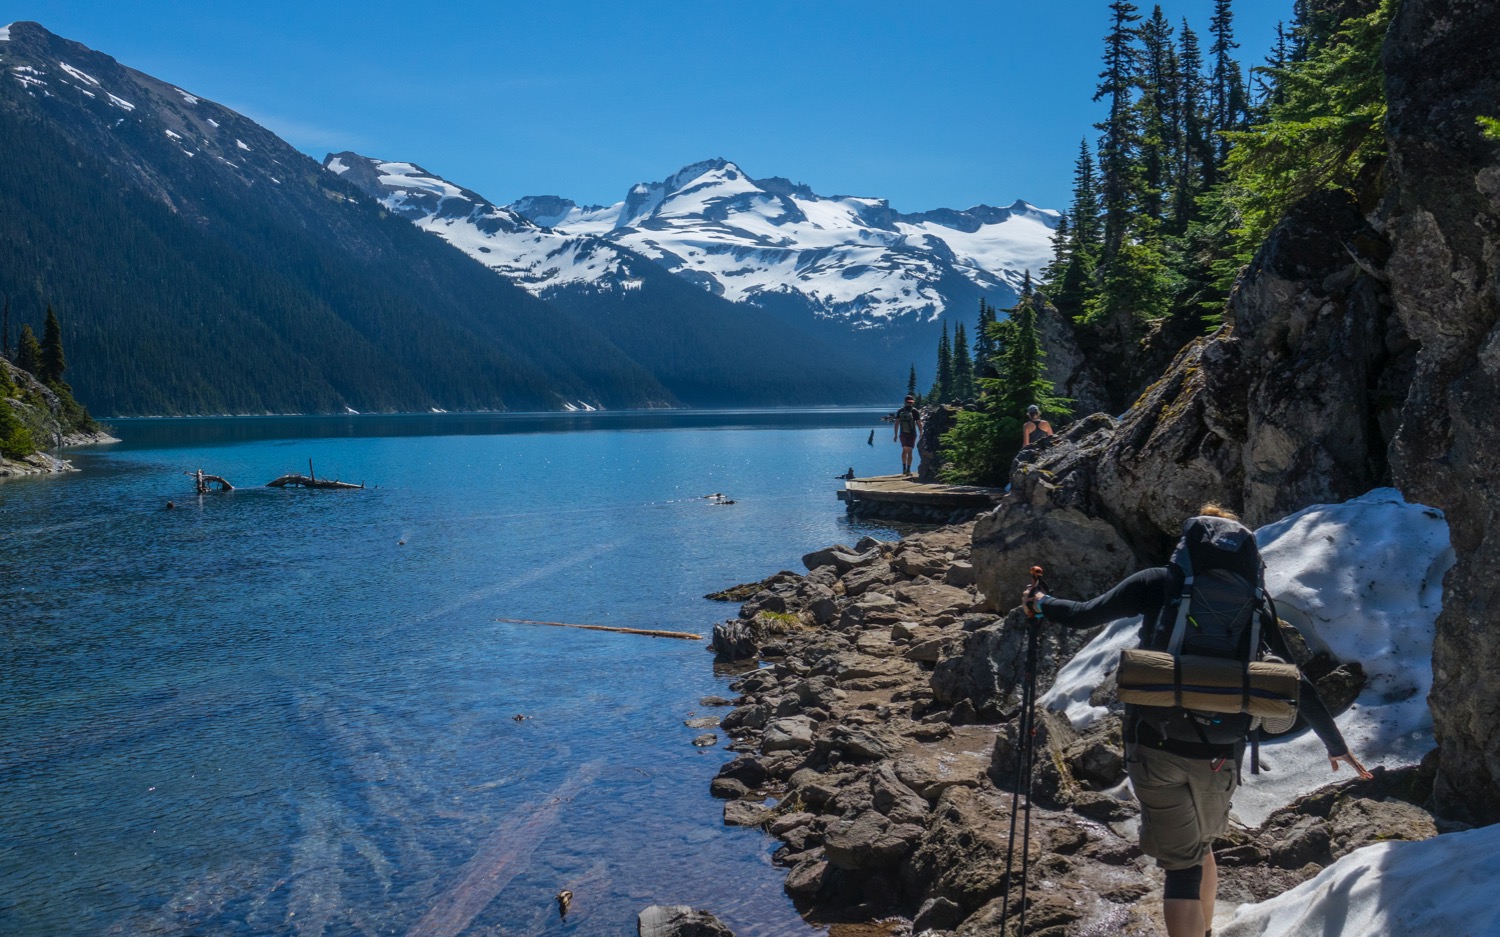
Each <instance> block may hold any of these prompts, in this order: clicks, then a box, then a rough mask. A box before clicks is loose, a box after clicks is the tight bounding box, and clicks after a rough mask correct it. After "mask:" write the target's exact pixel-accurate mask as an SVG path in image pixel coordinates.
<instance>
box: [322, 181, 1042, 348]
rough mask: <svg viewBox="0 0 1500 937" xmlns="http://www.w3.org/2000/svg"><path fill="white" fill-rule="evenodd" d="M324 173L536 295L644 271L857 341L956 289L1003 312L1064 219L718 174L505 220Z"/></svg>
mask: <svg viewBox="0 0 1500 937" xmlns="http://www.w3.org/2000/svg"><path fill="white" fill-rule="evenodd" d="M325 166H326V168H327V169H328V170H329V171H332V172H336V173H338V174H339V175H341V176H342V177H343V178H345V179H346V180H348V181H350V182H353V183H355V184H356V185H359V186H360V187H362V188H363V189H365V191H367V192H369V193H370V194H372V195H373V196H374V197H376V198H378V199H379V200H380V201H381V202H382V203H383V204H385V205H386V206H387V207H388V208H390V209H391V210H392V211H393V212H396V213H398V214H401V215H402V216H403V217H406V218H408V219H410V220H411V221H413V222H414V223H416V224H417V225H419V226H421V227H422V228H424V229H426V230H428V231H431V232H433V233H435V234H438V235H440V236H442V237H443V238H446V239H447V240H448V241H449V242H450V243H452V244H454V245H455V246H457V247H459V248H461V249H462V250H464V251H465V252H467V253H468V254H469V255H470V256H472V257H474V258H475V259H477V260H479V261H480V262H482V263H484V264H486V265H488V266H490V267H493V268H494V269H496V270H498V271H500V272H501V273H503V274H505V275H506V276H509V277H511V278H513V279H514V280H515V281H516V282H517V283H519V284H521V285H522V286H524V287H525V288H527V289H528V290H531V291H532V292H533V293H536V294H538V295H541V294H544V293H545V292H547V291H548V290H550V289H553V288H555V287H561V286H568V285H572V284H587V285H591V286H595V287H598V288H629V286H630V285H631V283H632V274H631V263H632V262H633V261H635V257H637V256H639V257H646V258H649V259H650V260H652V261H655V262H656V263H658V264H660V265H661V266H663V267H665V268H666V269H667V270H669V271H671V272H672V273H675V274H677V275H678V276H680V277H683V278H684V279H686V280H688V281H689V282H692V283H694V284H696V285H698V286H700V287H703V288H704V289H706V290H708V291H710V292H712V293H714V294H715V295H718V296H722V297H723V298H725V299H727V300H730V301H733V302H750V303H756V302H757V301H758V300H760V299H762V298H765V297H768V296H770V295H772V294H780V295H784V296H790V297H792V298H800V299H801V300H802V301H804V302H805V303H806V304H807V306H808V307H809V308H810V309H811V310H812V312H813V313H814V314H815V315H818V316H822V317H828V318H835V319H843V320H846V321H848V322H849V323H850V324H851V325H853V326H855V327H870V326H881V325H885V324H889V323H893V322H896V321H903V320H904V321H913V320H929V319H933V318H935V317H937V316H938V315H940V314H941V313H943V312H944V311H946V310H947V309H948V308H949V307H950V306H951V305H952V304H953V303H954V302H955V301H956V300H955V295H954V294H955V288H956V287H958V286H963V287H965V288H966V293H967V294H972V293H973V292H976V291H977V292H979V293H982V294H987V295H988V296H990V298H991V300H992V301H994V302H997V303H1000V304H1002V305H1003V304H1004V303H1005V302H1006V301H1007V300H1008V299H1009V298H1010V297H1011V296H1013V295H1014V294H1015V293H1016V291H1017V290H1018V289H1019V287H1020V286H1021V283H1022V280H1023V278H1024V276H1025V274H1026V272H1027V271H1030V272H1031V273H1033V274H1036V273H1038V272H1039V271H1040V270H1041V268H1042V266H1043V265H1045V264H1046V262H1047V261H1048V260H1049V259H1050V258H1051V256H1052V243H1051V237H1052V231H1053V228H1054V227H1055V226H1056V224H1057V219H1058V214H1057V212H1054V211H1050V210H1046V209H1039V208H1035V207H1033V206H1031V205H1028V204H1027V203H1025V202H1020V201H1018V202H1016V203H1015V204H1013V205H1011V206H1010V207H1009V208H992V207H989V206H978V207H976V208H973V209H970V210H968V211H963V212H960V211H953V210H949V209H940V210H937V211H931V212H925V213H922V214H919V215H902V214H900V213H898V212H896V211H894V210H893V209H892V208H891V207H890V205H889V204H888V203H886V202H885V201H883V200H881V199H872V198H853V197H846V196H840V197H834V198H824V197H822V196H819V195H817V194H815V193H813V192H812V191H811V190H810V189H808V188H807V187H806V186H801V185H793V184H792V183H790V182H788V181H787V180H785V179H780V178H772V179H765V180H756V179H753V178H751V177H750V176H748V175H746V174H745V173H744V171H743V170H741V169H740V168H739V167H738V166H736V165H735V164H734V163H732V162H729V161H727V160H723V159H713V160H705V161H703V162H699V163H694V164H692V165H690V166H687V167H685V168H683V169H681V170H679V171H678V172H676V173H674V174H672V175H671V176H670V177H668V178H667V179H666V180H664V181H662V182H654V183H639V184H637V185H635V186H632V187H631V189H630V191H629V192H628V193H627V194H626V197H625V199H624V200H623V201H621V202H619V203H617V204H615V205H611V206H608V207H603V206H579V205H577V204H575V203H574V202H572V201H570V200H568V199H565V198H560V197H558V196H528V197H526V198H522V199H519V200H517V201H516V202H515V203H513V204H512V205H510V206H508V207H499V206H495V205H493V204H491V203H490V202H488V201H486V200H484V199H483V198H482V197H481V196H479V195H477V194H476V193H474V192H471V191H469V190H467V189H463V188H460V187H458V186H456V185H453V184H452V183H450V182H447V181H445V180H443V179H441V178H439V177H436V176H434V175H432V174H431V173H427V172H425V171H424V170H422V169H420V168H419V167H416V166H414V165H412V164H410V163H398V162H386V161H380V160H374V159H369V158H366V157H362V156H358V155H356V154H353V153H338V154H333V155H331V156H329V157H328V159H327V160H326V161H325ZM616 248H622V249H623V250H619V249H616ZM633 255H634V256H633ZM970 299H971V295H964V296H963V297H962V302H964V303H965V304H966V303H967V302H968V301H969V300H970ZM963 308H965V310H967V306H966V305H965V306H964V307H963Z"/></svg>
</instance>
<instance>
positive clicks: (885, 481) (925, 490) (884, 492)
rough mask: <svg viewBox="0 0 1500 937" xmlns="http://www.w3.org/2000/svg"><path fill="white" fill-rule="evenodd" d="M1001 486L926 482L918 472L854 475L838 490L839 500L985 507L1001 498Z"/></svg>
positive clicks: (929, 506) (923, 505)
mask: <svg viewBox="0 0 1500 937" xmlns="http://www.w3.org/2000/svg"><path fill="white" fill-rule="evenodd" d="M1001 493H1002V489H1000V488H984V487H981V486H979V485H944V484H926V483H923V482H919V481H917V476H915V475H907V476H901V475H875V476H873V477H870V478H851V479H849V480H848V481H846V482H844V488H843V490H842V491H840V492H839V493H838V495H839V500H840V501H847V502H849V503H850V504H851V505H853V504H854V503H855V502H859V501H882V502H891V503H899V504H910V505H916V506H920V507H926V508H954V509H956V508H976V509H979V510H986V509H988V508H990V507H991V506H992V505H994V504H995V503H996V502H997V501H999V500H1000V495H1001Z"/></svg>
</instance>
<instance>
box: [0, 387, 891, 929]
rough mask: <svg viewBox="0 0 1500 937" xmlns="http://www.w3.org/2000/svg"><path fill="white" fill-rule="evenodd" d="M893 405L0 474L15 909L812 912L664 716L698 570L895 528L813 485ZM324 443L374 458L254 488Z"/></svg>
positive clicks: (178, 445)
mask: <svg viewBox="0 0 1500 937" xmlns="http://www.w3.org/2000/svg"><path fill="white" fill-rule="evenodd" d="M879 415H880V414H879V413H877V412H865V411H826V412H823V411H820V412H794V413H788V412H771V413H697V414H694V413H634V414H629V413H625V414H602V413H594V414H578V415H567V416H553V415H547V416H527V415H517V416H460V415H446V414H434V415H431V416H408V417H375V416H360V417H353V416H351V417H347V418H290V417H288V418H239V419H193V420H141V421H118V422H116V423H114V424H113V426H114V429H115V434H116V435H117V436H120V437H121V438H122V440H123V441H122V442H121V443H119V444H117V445H112V446H108V447H97V448H94V449H85V450H76V451H75V452H73V453H72V454H71V455H70V458H72V459H73V461H74V464H75V465H76V466H78V467H79V468H80V469H81V470H82V471H80V472H77V473H73V474H69V475H64V476H57V477H48V478H27V479H18V480H14V481H10V482H7V483H4V484H0V530H3V532H4V549H3V551H0V608H3V613H0V726H3V729H4V731H3V732H0V934H5V935H8V937H33V935H35V937H58V935H136V934H150V935H258V934H277V935H282V934H285V935H296V937H319V935H327V937H334V935H376V934H382V935H383V934H396V935H402V934H405V935H460V934H463V935H480V934H483V935H487V937H500V935H518V937H519V935H554V934H577V935H588V937H594V935H606V937H613V935H620V937H627V935H634V934H635V916H636V913H637V912H638V911H640V910H641V909H642V908H644V907H645V906H647V905H648V904H653V903H665V904H690V905H694V906H697V907H703V908H707V909H710V910H712V911H714V912H715V913H716V914H718V915H719V916H720V917H721V918H722V919H723V920H724V921H725V922H726V923H727V924H729V925H730V926H731V927H733V928H734V929H735V932H736V933H737V934H740V935H741V937H758V935H759V937H766V935H810V934H815V933H818V932H819V930H818V929H817V928H814V927H812V926H810V925H808V924H806V923H805V922H803V921H802V919H801V918H800V917H799V916H798V914H797V913H796V910H795V909H794V908H793V907H792V905H791V902H790V901H789V899H787V898H786V897H785V895H784V894H783V892H782V889H781V883H782V880H783V878H784V870H782V869H778V868H776V867H774V866H772V865H771V862H770V856H771V851H772V849H773V847H774V846H775V842H774V840H772V839H771V838H770V837H768V836H766V835H765V834H762V833H760V832H758V831H750V830H742V829H735V828H727V827H724V826H723V824H722V820H721V816H722V802H720V801H716V800H714V799H713V798H711V797H710V796H709V794H708V784H709V781H710V780H711V779H712V777H713V776H714V774H715V772H716V771H717V770H718V768H719V766H720V765H721V764H722V763H723V762H724V761H725V760H727V758H728V757H729V753H728V752H726V751H725V750H724V748H723V745H724V743H725V742H726V741H727V740H726V739H725V738H724V737H723V734H722V733H719V736H720V738H719V744H718V745H716V746H715V747H712V748H695V747H694V746H693V744H692V740H693V739H694V738H695V737H696V736H698V735H700V734H701V733H702V732H703V731H704V730H700V729H693V728H689V727H688V726H686V725H684V722H685V720H688V719H691V718H694V717H697V716H704V715H722V714H723V713H724V712H725V711H726V710H722V709H719V710H714V709H708V708H706V707H704V706H702V705H700V703H699V700H700V699H701V698H702V697H704V696H708V695H724V696H728V695H732V694H730V693H729V692H728V684H729V682H730V680H731V678H730V677H729V676H727V675H722V674H716V673H715V672H714V668H713V658H712V655H711V654H710V653H708V652H707V651H706V650H705V645H706V643H707V642H706V638H707V636H708V634H709V633H710V631H711V629H712V625H713V623H714V622H715V621H716V620H719V619H722V618H725V617H731V616H733V615H734V614H735V613H736V611H737V606H735V605H728V604H723V603H717V602H711V601H708V600H705V599H704V598H702V596H703V595H704V594H705V593H707V592H711V591H715V590H718V589H720V588H723V587H725V586H728V585H732V584H735V583H739V582H744V581H748V580H753V579H758V578H761V577H764V576H766V575H769V574H771V573H773V572H775V571H777V570H780V569H795V570H799V571H800V570H801V568H802V567H801V563H800V559H799V558H800V557H801V555H802V554H803V553H805V552H807V551H809V550H812V549H815V548H818V547H822V546H825V545H827V544H829V543H833V542H838V541H841V542H844V543H849V544H852V543H854V542H855V541H856V540H857V539H858V538H859V537H861V536H864V535H866V534H873V535H876V536H882V537H890V536H894V535H895V531H894V530H893V529H892V528H890V527H888V526H879V525H872V524H867V523H853V522H850V521H849V520H847V519H846V517H845V515H844V512H843V509H842V505H841V504H840V503H839V502H838V501H836V500H835V497H834V492H835V490H836V489H837V488H838V486H839V484H840V483H839V482H838V481H837V480H836V479H835V478H834V476H836V475H838V474H840V473H842V472H844V471H845V470H846V469H847V468H851V467H852V468H853V469H854V470H855V471H856V472H857V473H859V474H884V473H890V472H892V471H896V470H899V467H900V451H899V449H897V448H896V446H895V445H894V444H893V443H892V442H891V439H890V427H889V425H888V424H882V423H880V422H879ZM871 429H874V430H875V437H874V443H875V444H874V446H873V447H872V446H870V445H867V440H868V434H869V432H870V430H871ZM309 459H311V460H312V463H313V467H314V468H315V470H316V472H317V474H318V475H319V476H320V477H336V478H340V479H343V480H346V481H353V482H363V483H365V484H366V485H367V486H368V487H367V488H365V489H364V490H358V491H304V490H298V489H290V490H277V489H268V488H264V487H259V486H262V485H264V483H265V482H266V481H269V480H270V479H272V478H275V477H277V476H279V475H282V474H285V473H291V472H306V471H307V467H308V461H309ZM198 468H202V469H203V470H205V471H207V472H209V473H213V474H218V475H222V476H225V477H226V478H228V479H229V480H230V481H232V482H233V483H234V484H236V485H237V486H240V487H239V488H238V490H236V491H233V492H229V493H213V494H209V495H205V496H198V495H195V494H193V490H192V482H191V480H190V479H189V478H187V477H185V476H184V475H183V473H184V472H187V471H191V470H194V469H198ZM716 492H717V493H723V495H725V496H726V497H727V498H730V499H733V500H734V502H735V503H734V504H732V505H716V504H713V503H711V502H710V501H708V500H705V499H704V497H703V496H704V495H708V494H711V493H716ZM169 500H170V501H174V502H175V503H176V505H177V506H176V509H173V510H169V509H166V507H165V506H166V503H167V502H168V501H169ZM499 618H513V619H531V620H544V621H560V622H574V623H586V624H599V625H617V626H624V627H631V628H653V629H663V630H669V631H689V632H696V633H699V634H702V635H704V636H705V640H704V641H678V640H667V639H657V638H647V637H639V636H634V635H621V634H611V633H601V632H592V631H582V630H575V629H566V628H552V627H542V626H536V625H527V624H511V623H504V622H499V621H497V620H496V619H499ZM518 716H520V717H524V718H521V719H518V718H516V717H518ZM562 889H569V890H571V891H572V892H573V893H574V894H575V896H576V897H575V899H574V902H573V905H572V909H571V911H570V913H569V914H568V916H567V917H566V919H561V918H559V915H558V911H557V907H556V904H555V902H554V900H553V899H554V895H556V894H557V893H558V892H559V891H561V890H562Z"/></svg>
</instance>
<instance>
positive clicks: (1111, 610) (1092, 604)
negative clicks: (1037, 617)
mask: <svg viewBox="0 0 1500 937" xmlns="http://www.w3.org/2000/svg"><path fill="white" fill-rule="evenodd" d="M1170 579H1171V573H1169V572H1168V571H1167V569H1166V567H1164V566H1158V567H1154V568H1152V569H1143V570H1141V571H1140V572H1138V573H1135V574H1133V575H1131V576H1128V577H1126V578H1125V579H1123V580H1121V581H1120V583H1119V584H1118V585H1116V586H1115V587H1114V588H1113V589H1111V590H1109V591H1108V592H1106V593H1104V594H1103V595H1101V596H1098V597H1096V598H1093V599H1090V600H1089V601H1087V602H1073V601H1069V600H1068V599H1059V598H1056V597H1054V596H1050V595H1048V596H1042V597H1041V602H1040V604H1041V607H1040V611H1041V614H1042V617H1044V618H1046V619H1049V620H1051V621H1055V622H1057V623H1058V624H1061V625H1066V626H1067V627H1069V628H1093V627H1096V626H1098V625H1103V624H1107V623H1109V622H1112V621H1116V620H1118V619H1121V618H1131V617H1133V616H1135V615H1143V614H1145V613H1146V612H1147V611H1150V610H1152V609H1158V608H1160V607H1161V604H1162V598H1163V596H1165V594H1166V592H1165V590H1166V587H1167V582H1168V581H1169V580H1170Z"/></svg>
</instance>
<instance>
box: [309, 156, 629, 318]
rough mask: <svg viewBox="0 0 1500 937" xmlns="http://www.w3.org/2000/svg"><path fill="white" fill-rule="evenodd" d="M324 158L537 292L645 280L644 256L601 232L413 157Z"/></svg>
mask: <svg viewBox="0 0 1500 937" xmlns="http://www.w3.org/2000/svg"><path fill="white" fill-rule="evenodd" d="M323 165H324V168H325V169H327V170H328V171H329V172H332V173H335V174H337V175H339V176H340V177H342V178H343V179H344V180H345V181H346V182H349V183H352V184H353V185H356V186H358V187H359V188H360V189H362V190H364V191H365V192H367V193H368V194H370V195H371V196H373V197H374V198H376V199H377V200H379V201H380V203H381V204H382V205H384V206H385V207H386V208H387V209H389V210H390V211H391V212H392V213H394V214H397V215H399V216H401V217H402V218H405V219H407V220H408V221H410V222H412V223H413V224H415V225H416V226H417V227H419V228H422V229H424V230H427V231H431V232H432V233H434V234H437V235H439V236H440V237H442V238H443V239H444V240H446V241H448V243H450V244H452V245H453V246H454V247H457V248H459V249H460V250H462V251H464V252H465V253H466V254H468V255H469V256H471V257H473V258H474V259H475V260H478V261H479V262H480V263H482V264H484V265H485V266H487V267H490V268H492V269H494V270H496V271H498V272H500V273H502V274H504V275H505V276H506V277H508V278H509V279H511V280H512V281H514V282H515V283H517V284H518V285H520V286H522V287H524V288H526V289H527V290H529V291H531V292H532V293H533V294H535V295H538V296H541V295H545V294H547V293H548V292H550V291H552V290H555V289H557V288H559V287H570V286H578V285H583V286H591V287H596V288H611V287H618V288H621V289H632V288H636V287H638V286H639V285H640V279H639V275H638V273H637V272H635V271H633V270H632V264H634V265H636V266H637V267H638V266H639V265H640V264H642V263H644V261H643V260H642V258H640V257H631V256H628V255H627V253H626V252H624V251H621V250H619V249H618V248H616V247H614V246H613V245H611V244H610V243H609V242H608V241H605V240H602V239H600V238H596V237H592V236H589V235H583V236H578V235H571V234H565V233H563V232H560V231H555V230H552V229H551V228H549V227H546V226H545V225H543V224H538V223H535V222H533V221H532V220H531V219H529V218H527V217H526V216H524V215H522V214H520V213H519V212H516V211H514V210H512V209H510V208H502V207H499V206H496V205H494V204H492V203H490V202H489V201H487V200H486V199H485V198H484V196H482V195H480V194H479V193H477V192H473V191H471V190H469V189H465V188H462V187H460V186H457V185H454V184H453V183H451V182H449V181H447V180H446V179H443V178H441V177H439V176H435V175H433V174H432V173H430V172H427V171H426V170H425V169H422V168H421V167H420V166H417V165H415V164H413V163H400V162H387V161H383V160H376V159H369V158H367V157H364V156H360V155H359V154H357V153H334V154H331V155H330V156H328V157H327V158H326V159H325V160H324V162H323ZM568 204H569V205H572V203H571V202H569V203H568Z"/></svg>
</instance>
